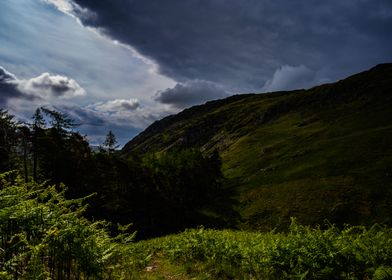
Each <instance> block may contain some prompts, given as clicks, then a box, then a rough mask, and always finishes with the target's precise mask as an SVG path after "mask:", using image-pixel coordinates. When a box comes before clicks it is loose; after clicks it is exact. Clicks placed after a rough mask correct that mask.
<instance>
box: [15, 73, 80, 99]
mask: <svg viewBox="0 0 392 280" xmlns="http://www.w3.org/2000/svg"><path fill="white" fill-rule="evenodd" d="M18 84H19V85H18V89H19V90H20V91H22V92H25V93H28V94H31V95H35V96H39V97H41V98H44V99H51V98H63V99H70V98H74V97H80V96H85V95H86V91H85V90H84V89H83V88H82V87H81V86H80V85H79V84H78V83H77V82H76V81H75V80H74V79H71V78H68V77H65V76H61V75H50V74H49V73H43V74H41V75H40V76H38V77H35V78H32V79H29V80H20V81H19V82H18Z"/></svg>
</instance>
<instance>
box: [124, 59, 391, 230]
mask: <svg viewBox="0 0 392 280" xmlns="http://www.w3.org/2000/svg"><path fill="white" fill-rule="evenodd" d="M391 108H392V64H391V63H387V64H380V65H377V66H375V67H373V68H372V69H370V70H368V71H364V72H361V73H358V74H355V75H353V76H350V77H348V78H346V79H343V80H340V81H338V82H336V83H329V84H325V85H320V86H316V87H313V88H311V89H308V90H295V91H284V92H273V93H264V94H245V95H234V96H231V97H228V98H226V99H223V100H215V101H210V102H207V103H206V104H204V105H198V106H194V107H191V108H189V109H186V110H184V111H182V112H180V113H179V114H177V115H174V116H169V117H166V118H164V119H162V120H160V121H157V122H155V123H154V124H152V125H151V126H150V127H149V128H147V129H146V130H145V131H144V132H142V133H141V134H139V135H138V136H137V137H135V138H134V139H133V140H131V141H130V142H128V143H127V144H126V145H125V146H124V148H123V150H122V153H123V154H124V155H129V154H131V153H150V152H162V151H166V150H170V149H182V148H198V149H200V150H202V151H203V152H205V153H211V152H213V151H214V150H217V151H219V153H220V155H221V157H222V161H223V173H224V175H225V178H226V180H225V187H228V188H234V189H235V190H236V191H237V198H238V200H239V202H240V205H241V206H240V207H239V209H238V211H239V212H240V213H241V215H242V217H243V221H242V226H245V227H247V226H249V227H251V228H265V229H269V228H271V227H276V226H280V225H284V224H287V223H288V222H289V218H290V216H296V217H298V218H299V221H300V222H303V223H306V224H315V223H322V222H323V221H324V220H325V219H328V220H330V221H332V222H336V223H344V222H350V223H372V222H385V223H389V222H390V221H391V218H392V212H391V211H390V210H389V209H392V207H391V206H392V205H391V200H392V199H391V198H392V192H391V189H392V175H391V174H392V169H391V166H392V147H391V144H390V143H392V109H391ZM389 207H391V208H389Z"/></svg>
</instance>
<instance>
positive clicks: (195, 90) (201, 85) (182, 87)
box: [155, 80, 228, 108]
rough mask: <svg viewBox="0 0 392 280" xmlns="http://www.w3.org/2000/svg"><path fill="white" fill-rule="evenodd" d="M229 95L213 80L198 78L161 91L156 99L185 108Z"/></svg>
mask: <svg viewBox="0 0 392 280" xmlns="http://www.w3.org/2000/svg"><path fill="white" fill-rule="evenodd" d="M227 96H228V93H227V92H226V91H225V90H224V89H223V88H222V87H221V86H218V85H216V84H214V83H212V82H207V81H198V80H196V81H191V82H187V83H185V84H177V85H175V86H174V87H173V88H168V89H166V90H164V91H159V92H158V93H157V94H156V96H155V100H156V101H158V102H160V103H163V104H170V105H173V106H174V107H177V108H185V107H189V106H191V105H196V104H201V103H204V102H206V101H208V100H212V99H219V98H224V97H227Z"/></svg>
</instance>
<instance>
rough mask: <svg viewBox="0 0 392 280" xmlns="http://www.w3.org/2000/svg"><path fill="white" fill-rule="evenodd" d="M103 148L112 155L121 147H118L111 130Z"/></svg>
mask: <svg viewBox="0 0 392 280" xmlns="http://www.w3.org/2000/svg"><path fill="white" fill-rule="evenodd" d="M103 146H104V148H105V149H106V150H107V151H108V152H109V154H112V153H113V152H114V151H115V150H116V149H117V148H118V147H119V145H117V139H116V136H115V135H114V133H113V132H112V131H111V130H109V133H108V134H107V135H106V139H105V141H104V142H103Z"/></svg>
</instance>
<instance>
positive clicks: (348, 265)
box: [131, 222, 392, 279]
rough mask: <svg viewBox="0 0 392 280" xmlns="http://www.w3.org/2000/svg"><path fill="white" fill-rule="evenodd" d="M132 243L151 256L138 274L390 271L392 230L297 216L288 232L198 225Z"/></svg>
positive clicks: (359, 274)
mask: <svg viewBox="0 0 392 280" xmlns="http://www.w3.org/2000/svg"><path fill="white" fill-rule="evenodd" d="M131 246H132V248H133V250H134V253H133V256H134V257H135V258H141V259H143V258H146V256H147V258H150V259H149V261H148V262H146V263H145V264H144V265H142V266H140V267H138V268H135V269H136V270H137V271H138V274H137V277H139V279H390V277H392V274H391V270H392V267H391V263H392V231H391V229H390V228H386V227H382V226H378V225H375V226H373V227H372V228H370V229H366V228H364V227H346V228H345V229H343V230H339V229H338V228H336V227H334V226H332V225H330V226H329V227H328V228H326V229H324V230H322V229H320V228H318V227H316V228H311V227H304V226H299V225H297V224H296V223H295V222H293V223H292V224H291V226H290V231H289V232H287V233H276V232H274V231H272V232H266V233H258V232H249V231H228V230H224V231H218V230H206V229H203V228H200V229H194V230H187V231H185V232H183V233H180V234H177V235H171V236H166V237H162V238H157V239H153V240H149V241H141V242H138V243H135V244H133V245H131ZM142 253H143V254H144V255H143V254H142ZM135 275H136V274H135Z"/></svg>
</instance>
